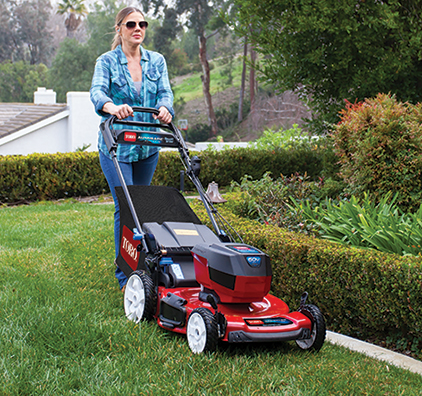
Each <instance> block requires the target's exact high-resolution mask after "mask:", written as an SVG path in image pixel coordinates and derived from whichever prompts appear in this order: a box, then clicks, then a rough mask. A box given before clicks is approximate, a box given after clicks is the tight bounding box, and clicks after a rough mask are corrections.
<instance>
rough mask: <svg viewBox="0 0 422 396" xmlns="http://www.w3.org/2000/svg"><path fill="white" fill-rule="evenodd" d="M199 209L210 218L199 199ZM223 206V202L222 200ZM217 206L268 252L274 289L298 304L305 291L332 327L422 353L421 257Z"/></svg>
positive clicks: (247, 240) (251, 241)
mask: <svg viewBox="0 0 422 396" xmlns="http://www.w3.org/2000/svg"><path fill="white" fill-rule="evenodd" d="M192 205H195V206H194V208H195V212H196V213H197V214H198V215H199V217H200V219H201V220H202V221H203V222H205V223H206V224H208V225H209V226H211V225H210V222H209V220H208V218H207V216H206V213H205V211H204V209H203V208H202V207H201V205H200V203H196V204H195V203H192ZM224 205H225V204H224ZM224 205H223V206H220V207H219V211H220V212H221V213H222V215H223V216H224V217H225V218H226V219H227V220H228V221H229V222H230V223H231V225H232V226H233V227H234V228H235V229H236V230H237V231H238V232H239V233H240V235H241V236H242V238H243V240H244V242H245V243H248V244H251V245H252V246H256V247H257V248H259V249H262V250H263V251H264V252H265V253H266V254H268V255H269V257H270V258H271V262H272V268H273V281H272V288H271V290H272V292H273V293H274V294H275V295H278V296H283V299H284V300H285V301H286V302H287V304H289V305H290V306H297V305H298V303H299V299H300V296H301V294H302V293H303V291H304V290H306V291H308V293H309V296H310V299H311V301H312V302H313V303H315V304H316V305H318V307H319V308H320V309H321V311H322V312H323V313H324V316H325V319H326V321H327V324H328V327H329V328H330V330H333V331H338V332H340V333H342V334H347V335H350V336H353V337H357V338H360V339H363V340H365V339H368V338H370V339H371V340H374V339H375V340H376V341H378V342H379V343H381V344H383V345H386V343H387V342H390V343H391V344H393V345H394V346H395V347H397V348H398V349H400V350H401V351H407V350H412V352H413V353H414V354H416V355H417V356H419V358H421V357H422V355H421V346H422V294H421V293H420V288H421V282H422V257H412V256H406V257H403V256H398V255H395V254H387V253H382V252H377V251H375V250H365V249H358V248H354V247H350V246H346V245H341V244H338V243H333V242H330V241H326V240H321V239H317V238H314V237H309V236H306V235H303V234H300V233H296V232H288V231H286V230H284V229H283V228H280V227H277V226H271V225H262V224H259V223H257V222H256V221H252V220H247V219H242V218H239V217H237V216H235V215H233V214H232V213H231V212H230V210H229V208H226V206H224Z"/></svg>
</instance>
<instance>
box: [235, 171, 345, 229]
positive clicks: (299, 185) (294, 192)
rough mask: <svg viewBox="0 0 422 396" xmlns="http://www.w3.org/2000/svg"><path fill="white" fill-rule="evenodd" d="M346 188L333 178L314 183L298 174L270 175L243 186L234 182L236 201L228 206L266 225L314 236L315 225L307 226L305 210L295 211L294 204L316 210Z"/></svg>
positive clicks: (247, 179) (249, 180)
mask: <svg viewBox="0 0 422 396" xmlns="http://www.w3.org/2000/svg"><path fill="white" fill-rule="evenodd" d="M342 188H343V185H342V184H341V183H339V182H336V181H334V180H332V179H328V180H327V181H325V180H324V179H323V178H318V180H316V181H312V180H311V179H310V178H309V176H307V174H306V173H305V175H300V174H298V173H296V174H293V175H291V176H290V177H286V176H284V175H281V176H280V177H279V178H277V179H273V178H272V177H271V176H270V174H269V173H268V172H267V173H265V174H264V176H263V177H262V178H261V179H259V180H252V178H251V177H250V176H244V177H243V178H242V179H241V181H240V183H237V182H232V184H231V190H232V191H233V193H232V194H233V195H232V194H231V195H230V196H231V197H234V196H235V197H236V199H231V200H230V201H229V203H228V205H227V206H229V207H230V209H231V210H232V211H233V212H234V213H235V214H237V215H239V216H242V217H247V218H249V219H254V220H258V221H260V222H262V223H266V224H272V225H277V226H279V227H284V228H286V229H288V230H290V231H302V232H306V233H310V232H311V231H312V230H313V228H314V225H313V224H312V223H311V222H309V223H308V226H305V224H303V223H304V216H303V213H302V210H295V209H293V208H292V205H293V204H294V203H296V204H297V205H298V206H299V205H301V204H303V205H307V206H308V207H314V206H316V205H318V204H320V202H324V201H323V199H324V198H326V197H327V196H329V197H337V196H338V195H339V194H341V191H342Z"/></svg>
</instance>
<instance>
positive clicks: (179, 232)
mask: <svg viewBox="0 0 422 396" xmlns="http://www.w3.org/2000/svg"><path fill="white" fill-rule="evenodd" d="M173 231H174V233H175V234H176V235H199V234H198V231H196V230H183V229H180V228H175V229H174V230H173Z"/></svg>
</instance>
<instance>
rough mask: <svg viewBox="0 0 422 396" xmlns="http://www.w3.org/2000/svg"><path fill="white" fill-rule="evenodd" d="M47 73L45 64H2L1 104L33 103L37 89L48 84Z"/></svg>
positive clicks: (20, 62) (8, 62) (0, 72)
mask: <svg viewBox="0 0 422 396" xmlns="http://www.w3.org/2000/svg"><path fill="white" fill-rule="evenodd" d="M47 72H48V69H47V66H45V65H43V64H38V65H30V64H29V63H28V62H24V61H18V62H14V63H12V62H10V61H7V62H4V63H0V102H4V103H6V102H19V103H25V102H26V103H32V102H33V101H34V92H35V91H36V90H37V88H38V87H45V86H46V84H47Z"/></svg>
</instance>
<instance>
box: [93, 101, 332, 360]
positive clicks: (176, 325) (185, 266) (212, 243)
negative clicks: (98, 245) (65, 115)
mask: <svg viewBox="0 0 422 396" xmlns="http://www.w3.org/2000/svg"><path fill="white" fill-rule="evenodd" d="M134 111H144V112H150V113H154V114H157V110H155V109H149V108H134ZM115 123H117V124H118V123H122V124H126V125H129V126H130V127H133V128H134V127H136V126H138V127H142V128H147V127H150V128H157V125H158V127H160V128H164V129H167V130H169V131H170V132H166V133H158V132H154V131H140V132H139V131H138V132H136V133H134V134H133V135H131V133H132V132H131V130H126V129H125V130H123V132H120V134H121V135H118V132H119V130H117V131H115V130H114V128H113V124H115ZM101 131H102V133H103V134H104V135H105V136H104V137H105V141H106V142H108V143H107V144H108V148H109V151H110V154H111V155H112V158H113V162H114V164H115V167H116V170H117V172H118V174H119V173H120V174H121V172H120V165H119V163H118V161H117V159H115V151H116V150H117V146H118V145H119V144H138V145H151V144H153V143H154V144H155V142H156V141H159V142H160V145H162V146H166V144H167V145H168V146H169V147H175V146H177V147H178V149H179V153H180V155H181V158H182V161H183V163H184V165H185V168H186V173H187V175H188V176H189V177H190V179H191V180H192V182H193V184H194V185H195V187H196V188H197V190H198V193H199V196H200V198H201V200H202V202H203V204H204V206H205V209H206V211H207V213H208V216H209V217H210V220H211V223H212V225H213V228H214V230H213V231H212V230H211V229H210V228H208V227H207V226H205V225H204V224H202V223H201V221H200V220H199V218H198V217H197V216H196V214H195V213H194V212H193V211H192V209H191V208H190V206H189V205H188V203H187V202H186V200H185V199H184V197H183V196H182V195H181V194H180V193H179V191H177V190H176V189H173V188H169V187H163V186H127V185H126V184H125V181H124V179H123V177H121V178H120V182H121V185H122V187H121V188H116V194H117V196H118V200H119V206H120V214H121V216H120V218H121V221H120V223H121V224H120V235H121V241H120V251H119V255H118V257H117V259H116V263H117V265H118V266H119V267H120V268H121V269H122V271H123V272H124V273H125V274H126V276H127V277H128V282H127V284H126V288H125V293H124V309H125V314H126V316H127V318H128V319H130V320H133V321H135V322H136V323H138V322H139V321H141V320H144V319H146V320H151V319H154V320H156V321H157V323H158V325H159V326H160V327H162V328H164V329H167V330H170V331H173V332H176V333H181V334H186V336H187V339H188V344H189V347H190V349H191V350H192V352H193V353H202V352H205V351H213V350H215V349H216V347H217V344H218V342H219V341H223V342H229V343H245V342H279V341H291V340H294V341H295V342H296V344H297V345H298V346H299V348H301V349H304V350H313V351H319V350H320V349H321V347H322V346H323V343H324V340H325V334H326V327H325V320H324V317H323V315H322V313H321V312H320V310H319V309H318V308H317V307H316V306H315V305H312V304H306V299H307V297H308V296H307V293H304V294H303V295H302V297H301V300H300V305H299V308H298V310H297V311H294V312H290V310H289V307H288V306H287V304H286V303H285V302H284V301H282V300H281V299H279V298H277V297H275V296H273V295H271V294H269V292H270V288H271V277H272V269H271V262H270V258H269V257H268V256H267V255H266V254H265V253H264V252H262V251H261V250H259V249H257V248H255V247H253V246H250V245H248V244H245V243H243V241H242V240H241V238H240V236H239V235H238V234H236V235H235V236H233V235H232V231H234V230H233V229H232V228H231V227H230V226H228V223H227V222H226V221H225V220H224V219H223V218H222V217H221V215H220V214H219V213H218V211H217V209H216V208H215V207H214V205H213V204H212V202H211V201H210V200H209V198H208V197H207V195H206V194H205V192H204V190H203V188H202V185H201V183H200V182H199V179H198V175H199V171H200V159H199V158H197V157H194V158H192V160H191V159H190V157H189V153H188V150H187V147H186V144H185V142H184V141H183V138H182V136H181V134H180V131H179V130H178V129H177V128H175V127H174V126H173V124H168V125H162V124H148V123H139V125H137V123H136V122H133V121H121V120H117V118H115V117H111V119H109V120H107V121H106V122H105V123H103V124H102V126H101ZM154 133H155V134H156V135H154ZM122 134H123V135H122ZM172 137H173V138H172ZM129 138H130V139H129ZM119 177H120V176H119ZM234 232H235V231H234Z"/></svg>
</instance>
